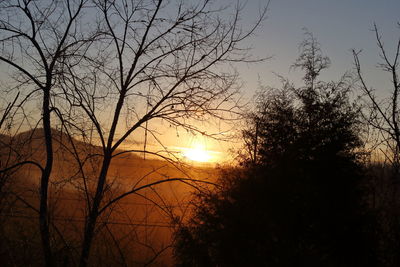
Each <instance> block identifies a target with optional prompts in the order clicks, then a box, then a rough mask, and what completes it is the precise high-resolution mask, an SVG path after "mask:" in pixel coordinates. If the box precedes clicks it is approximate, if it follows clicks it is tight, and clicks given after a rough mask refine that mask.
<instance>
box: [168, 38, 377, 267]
mask: <svg viewBox="0 0 400 267" xmlns="http://www.w3.org/2000/svg"><path fill="white" fill-rule="evenodd" d="M300 48H301V51H300V56H299V58H298V60H297V61H296V63H295V65H294V66H295V67H299V68H301V69H303V70H304V71H305V75H304V81H305V86H303V87H295V86H293V85H291V84H290V83H289V82H288V81H285V82H284V86H283V88H282V89H281V90H276V89H267V90H265V91H263V92H261V93H260V94H259V98H258V100H259V101H258V105H257V110H256V112H255V113H254V114H252V115H251V116H250V118H251V119H250V121H251V126H250V130H248V131H245V132H244V138H245V139H246V144H247V151H250V152H251V153H249V156H248V158H247V160H244V164H242V167H240V168H238V169H235V170H230V171H225V172H224V173H223V174H222V176H221V181H222V184H223V186H222V187H221V188H219V189H218V190H216V191H213V192H211V193H203V194H200V195H199V198H198V202H197V205H196V208H195V215H194V217H193V219H192V220H191V221H190V222H189V223H188V224H187V225H185V226H182V227H181V228H180V229H179V231H178V232H177V247H176V256H177V260H178V262H179V264H181V265H183V266H257V265H258V266H259V265H262V266H368V265H369V264H370V265H374V260H373V258H374V257H373V253H372V248H371V246H369V245H368V241H369V237H368V234H367V232H368V228H367V227H368V225H367V222H368V218H367V215H366V214H365V213H364V208H363V204H362V203H363V202H362V196H361V193H360V188H359V184H360V181H361V180H362V179H363V177H364V175H365V174H364V173H363V169H362V167H361V164H360V155H361V154H360V153H359V152H357V150H358V149H359V148H360V147H361V145H362V142H361V140H360V138H359V132H358V130H359V129H358V124H357V114H358V113H357V109H356V106H354V105H353V104H352V103H351V102H350V100H349V88H350V82H349V77H347V76H344V77H343V78H342V79H341V80H340V81H339V82H322V81H318V80H317V77H318V75H319V73H320V71H322V70H324V69H326V68H327V67H328V66H329V59H328V58H327V57H324V56H322V53H321V50H320V48H319V44H318V43H317V42H316V40H315V39H314V37H313V36H312V35H311V34H307V36H306V39H305V41H304V42H303V43H302V44H301V46H300ZM369 249H371V251H369Z"/></svg>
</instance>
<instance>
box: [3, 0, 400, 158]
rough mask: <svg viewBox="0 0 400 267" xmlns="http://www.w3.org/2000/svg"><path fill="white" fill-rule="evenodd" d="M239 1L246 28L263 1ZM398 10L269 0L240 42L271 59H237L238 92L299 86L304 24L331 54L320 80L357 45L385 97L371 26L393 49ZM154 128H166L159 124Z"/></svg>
mask: <svg viewBox="0 0 400 267" xmlns="http://www.w3.org/2000/svg"><path fill="white" fill-rule="evenodd" d="M193 1H197V0H193ZM240 1H241V2H242V3H246V5H245V7H244V9H243V12H242V15H241V21H240V23H241V25H242V26H243V28H244V29H246V28H249V27H251V25H252V23H254V21H255V20H256V18H257V15H258V13H259V10H260V9H261V7H262V6H265V5H266V4H267V3H268V1H267V0H247V1H245V0H240ZM214 3H215V4H216V5H235V3H236V0H215V1H214ZM399 11H400V0H335V1H334V0H271V1H270V3H269V6H268V12H267V18H266V20H265V21H263V23H262V25H261V26H260V27H259V28H258V29H257V30H256V32H255V33H254V35H253V36H251V38H249V39H248V40H246V42H245V43H244V45H245V46H250V47H252V50H251V54H252V55H254V56H255V57H261V58H263V57H271V59H269V60H266V61H264V62H262V63H256V64H246V63H239V64H238V65H237V66H236V67H237V70H238V72H239V75H240V79H241V81H242V83H243V86H242V93H243V97H244V98H245V99H247V100H249V101H250V100H251V98H252V97H253V96H254V94H255V92H256V91H257V90H258V89H259V84H261V85H263V86H271V87H279V86H280V82H279V79H278V78H277V76H276V75H275V74H274V73H278V74H280V75H282V76H284V77H287V78H289V79H290V80H291V81H293V82H295V83H296V84H298V85H300V83H301V76H302V73H301V72H299V71H294V70H293V69H290V66H291V64H293V62H294V61H295V60H296V58H297V56H298V52H299V50H298V45H299V43H300V42H301V41H302V40H303V38H304V28H307V29H308V31H310V32H311V33H313V35H314V37H316V38H317V40H318V41H319V43H320V44H321V48H322V51H323V53H324V54H325V55H327V56H329V57H330V59H331V62H332V65H331V68H330V69H329V70H328V71H327V72H325V74H323V75H321V79H323V80H326V81H330V80H334V81H335V80H338V79H339V77H340V76H341V75H342V74H344V73H345V72H346V71H351V70H352V69H353V67H354V66H353V56H352V53H351V49H353V48H354V49H356V50H361V49H362V50H363V52H362V54H361V55H360V61H361V64H362V67H363V71H364V73H365V74H366V80H367V82H368V83H369V85H371V86H373V87H375V88H378V89H379V94H380V95H382V96H384V95H385V92H387V90H388V88H389V86H388V85H389V84H388V81H390V77H389V76H388V75H387V73H386V74H385V73H382V72H381V71H380V70H379V69H377V68H376V65H377V63H378V62H379V61H380V58H379V55H378V52H379V51H378V49H377V46H376V39H375V35H374V33H373V32H372V31H371V29H372V27H373V24H374V23H376V24H377V26H378V28H379V29H380V33H381V34H382V40H383V41H384V44H385V47H386V48H387V51H388V52H389V54H393V51H394V49H395V45H396V42H397V40H398V38H399V37H400V28H399V27H398V25H397V23H398V22H400V12H399ZM391 52H392V53H391ZM0 77H1V73H0ZM159 128H160V129H165V128H166V127H165V125H163V124H160V125H159ZM156 130H159V129H156ZM165 139H166V140H168V141H167V142H166V146H167V147H168V148H169V149H172V150H176V149H178V150H179V148H185V147H186V148H187V147H203V148H204V149H207V150H211V151H214V152H212V153H213V155H215V156H216V157H225V155H226V152H227V151H228V150H229V148H230V146H229V145H228V144H227V143H219V142H211V141H209V140H206V139H205V138H204V137H201V136H187V135H186V136H185V133H182V132H177V131H175V130H173V129H172V130H169V131H168V133H165ZM153 144H154V143H153ZM128 145H131V144H128ZM149 145H151V144H149ZM154 145H155V144H154ZM155 149H157V148H155Z"/></svg>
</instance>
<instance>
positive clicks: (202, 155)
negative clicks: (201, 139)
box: [184, 147, 212, 162]
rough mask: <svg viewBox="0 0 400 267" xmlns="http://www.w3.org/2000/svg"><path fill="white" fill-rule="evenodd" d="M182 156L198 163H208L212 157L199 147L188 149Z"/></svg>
mask: <svg viewBox="0 0 400 267" xmlns="http://www.w3.org/2000/svg"><path fill="white" fill-rule="evenodd" d="M184 156H185V158H187V159H190V160H193V161H198V162H208V161H210V160H211V158H212V156H211V155H210V153H209V152H208V151H206V150H204V149H202V148H200V147H196V148H190V149H187V150H186V151H185V152H184Z"/></svg>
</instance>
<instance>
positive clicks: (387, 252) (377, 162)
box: [353, 24, 400, 266]
mask: <svg viewBox="0 0 400 267" xmlns="http://www.w3.org/2000/svg"><path fill="white" fill-rule="evenodd" d="M398 27H400V24H398ZM373 32H374V34H375V38H376V42H377V48H378V51H379V56H380V59H381V61H380V62H378V64H377V66H378V68H379V69H380V70H382V71H383V72H386V73H387V74H388V81H389V83H388V84H387V85H385V86H388V88H385V89H387V90H386V91H385V92H384V90H383V89H382V88H380V89H382V90H380V89H378V90H379V92H378V90H377V89H375V88H373V87H370V86H369V85H368V76H366V75H365V73H363V68H362V64H361V61H360V55H361V51H356V50H353V56H354V64H355V70H356V73H357V78H358V89H359V90H360V91H361V93H362V98H361V99H363V100H364V105H363V106H364V109H363V111H364V112H363V115H364V117H363V118H364V123H365V124H366V125H368V126H369V128H370V134H369V136H368V137H369V140H368V142H369V146H370V148H371V150H372V151H374V152H375V153H374V154H373V156H372V157H371V166H370V172H371V175H372V177H373V179H371V183H370V187H371V208H372V209H373V210H375V212H376V214H377V221H378V224H379V240H380V242H379V243H380V248H379V254H380V258H381V264H382V266H399V264H400V254H399V250H400V219H399V218H400V212H399V211H400V198H399V192H400V154H399V153H400V121H399V112H400V109H399V94H400V77H399V64H400V39H399V40H398V41H397V42H396V43H395V49H394V51H393V53H390V51H389V49H387V48H386V47H385V46H384V42H383V40H382V35H381V32H380V30H379V29H378V27H377V25H376V24H374V26H373ZM385 94H386V95H385Z"/></svg>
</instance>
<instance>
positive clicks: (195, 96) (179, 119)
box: [0, 0, 268, 266]
mask: <svg viewBox="0 0 400 267" xmlns="http://www.w3.org/2000/svg"><path fill="white" fill-rule="evenodd" d="M267 6H268V5H266V6H265V7H264V8H263V9H261V10H260V13H259V14H258V17H257V18H256V19H255V21H254V24H253V25H252V26H251V27H249V28H248V29H244V28H242V27H240V15H241V11H242V9H243V7H244V6H243V5H242V4H240V3H239V2H238V3H237V4H236V5H234V6H232V7H229V6H227V7H218V6H216V5H215V4H214V3H212V1H209V0H203V1H196V2H193V3H192V2H187V1H162V0H158V1H153V0H145V1H135V0H121V1H112V0H93V1H87V0H70V1H66V2H60V1H55V2H51V3H48V2H46V1H29V0H24V1H12V0H10V1H3V2H2V3H1V17H0V19H1V20H0V38H1V39H0V42H1V45H2V50H1V55H0V61H1V62H3V63H4V64H5V65H6V66H9V67H10V68H12V69H14V70H15V72H14V76H13V77H14V80H13V81H12V83H13V84H14V85H15V86H14V87H13V88H15V89H14V90H18V91H19V92H21V94H23V97H24V98H25V99H32V100H36V101H39V103H40V105H41V107H40V113H41V114H40V115H38V116H36V117H34V118H36V119H37V121H39V122H40V123H41V124H42V126H43V136H44V140H45V150H46V161H45V163H44V164H42V163H40V162H37V161H34V160H29V161H22V162H18V163H17V164H15V165H13V166H11V167H9V168H6V169H4V170H3V171H2V172H4V171H6V170H9V169H11V168H13V167H16V166H21V165H24V164H33V165H34V166H36V167H37V168H39V169H40V172H41V179H40V209H39V210H40V216H39V217H40V230H41V237H42V246H43V251H44V256H45V261H46V265H47V266H51V265H53V264H54V257H53V252H52V246H51V242H50V239H51V235H50V230H49V229H50V224H51V217H50V214H49V211H48V208H49V207H48V205H49V198H48V188H49V181H50V179H51V178H52V169H53V165H54V155H55V153H56V152H55V151H54V149H53V147H54V143H53V139H54V136H53V138H52V127H53V128H57V127H58V128H59V129H61V131H62V132H63V133H65V134H66V135H65V136H66V138H67V143H68V145H63V146H64V148H65V149H66V150H67V151H69V153H70V154H71V155H72V156H73V159H74V161H75V162H76V165H75V166H76V172H74V173H75V174H74V175H72V176H74V179H79V180H80V182H79V183H78V186H77V188H78V189H79V190H80V191H81V192H83V194H84V197H85V203H86V209H87V216H86V218H85V225H84V229H83V240H82V245H81V253H80V260H79V262H80V263H79V265H80V266H86V265H87V264H88V260H89V255H90V250H91V247H92V243H93V239H94V236H95V232H96V227H97V225H98V221H99V218H100V216H102V215H105V214H109V213H110V212H111V211H110V208H112V207H113V205H115V204H116V203H117V202H118V201H119V200H121V199H123V198H125V197H126V196H129V195H133V194H138V193H139V191H142V190H146V189H153V188H154V187H155V186H157V185H160V184H164V183H166V182H174V181H179V182H184V183H195V184H196V183H197V182H199V181H196V180H194V179H191V178H190V177H174V178H170V177H165V178H161V179H158V180H152V181H147V182H146V180H145V179H138V182H135V183H133V184H132V187H131V188H129V189H127V190H125V191H123V192H119V193H116V192H115V191H112V188H113V184H112V183H113V179H112V177H110V175H109V170H110V166H111V164H112V161H113V159H114V158H115V157H118V156H121V155H122V154H124V153H127V152H144V153H146V154H152V155H154V156H159V157H161V158H163V159H171V157H172V159H173V158H174V155H172V154H165V151H161V152H160V151H151V150H149V149H148V147H147V146H146V144H147V140H148V139H149V138H150V137H151V138H152V139H153V140H156V141H157V142H158V143H159V145H160V147H163V143H162V139H160V136H159V133H158V132H157V131H156V129H155V128H152V125H156V124H157V123H160V122H161V121H163V122H164V123H165V124H167V125H170V126H171V127H173V128H177V129H178V128H182V129H185V130H187V131H189V132H193V133H198V134H203V135H212V133H209V132H207V130H206V129H203V128H201V127H200V126H199V124H196V121H207V120H209V119H210V118H218V119H229V118H232V117H234V116H235V114H236V112H237V102H236V101H237V99H236V93H237V92H236V89H235V88H236V80H237V73H236V72H235V70H234V68H233V67H232V66H233V64H234V63H235V62H254V61H258V60H261V59H254V58H252V57H250V55H249V48H247V47H243V46H241V44H242V43H243V41H244V40H246V39H248V38H249V37H250V36H251V35H252V33H253V32H254V30H255V29H256V28H257V27H258V26H259V25H260V23H261V22H262V21H263V19H264V18H265V14H266V11H267ZM91 21H92V22H93V23H90V22H91ZM150 122H151V123H152V125H151V124H150ZM133 135H135V138H140V136H142V137H143V139H144V144H145V145H144V147H143V149H136V148H135V149H132V150H124V151H122V150H121V147H122V148H124V147H123V145H124V143H126V142H127V141H128V140H129V138H131V137H132V136H133ZM78 140H79V141H78ZM81 141H84V143H85V144H91V145H92V146H89V148H88V146H82V145H79V144H80V142H81ZM60 144H61V145H62V142H60ZM161 150H164V149H161ZM96 163H98V164H99V165H98V167H97V168H96V167H94V168H93V166H95V164H96ZM90 166H92V167H90ZM136 178H137V177H136ZM195 184H194V185H195Z"/></svg>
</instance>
